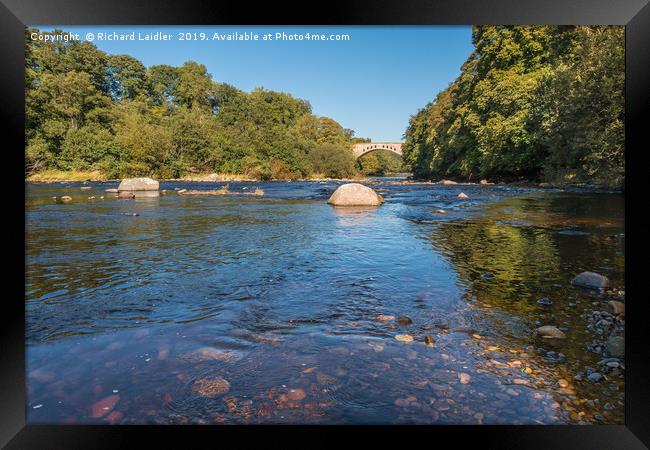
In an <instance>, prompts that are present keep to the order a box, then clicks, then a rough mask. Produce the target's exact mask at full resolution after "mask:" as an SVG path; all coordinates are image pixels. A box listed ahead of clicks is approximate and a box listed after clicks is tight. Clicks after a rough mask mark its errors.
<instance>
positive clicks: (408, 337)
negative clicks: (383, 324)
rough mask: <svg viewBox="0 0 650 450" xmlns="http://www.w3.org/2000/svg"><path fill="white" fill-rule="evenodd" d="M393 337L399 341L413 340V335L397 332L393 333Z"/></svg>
mask: <svg viewBox="0 0 650 450" xmlns="http://www.w3.org/2000/svg"><path fill="white" fill-rule="evenodd" d="M395 339H397V340H398V341H401V342H413V336H411V335H410V334H397V335H395Z"/></svg>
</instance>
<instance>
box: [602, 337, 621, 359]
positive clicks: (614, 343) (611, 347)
mask: <svg viewBox="0 0 650 450" xmlns="http://www.w3.org/2000/svg"><path fill="white" fill-rule="evenodd" d="M605 350H607V354H608V355H609V356H610V357H613V358H621V357H623V355H625V339H624V338H623V336H611V337H610V338H609V339H607V343H606V344H605Z"/></svg>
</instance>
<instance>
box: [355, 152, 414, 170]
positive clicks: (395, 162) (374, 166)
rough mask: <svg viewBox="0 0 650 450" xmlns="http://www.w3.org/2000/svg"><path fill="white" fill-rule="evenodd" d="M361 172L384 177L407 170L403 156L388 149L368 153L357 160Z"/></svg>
mask: <svg viewBox="0 0 650 450" xmlns="http://www.w3.org/2000/svg"><path fill="white" fill-rule="evenodd" d="M357 166H358V169H359V172H361V173H362V174H363V175H366V176H374V177H383V176H389V175H393V174H398V173H404V172H406V171H407V170H406V169H405V168H404V165H403V164H402V157H401V156H400V155H397V154H395V153H393V152H390V151H388V150H377V151H374V152H370V153H366V154H365V155H364V156H362V157H361V158H359V159H358V160H357Z"/></svg>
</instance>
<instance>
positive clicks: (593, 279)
mask: <svg viewBox="0 0 650 450" xmlns="http://www.w3.org/2000/svg"><path fill="white" fill-rule="evenodd" d="M571 284H572V285H574V286H579V287H584V288H588V289H604V288H606V287H607V286H609V280H608V279H607V277H604V276H602V275H599V274H597V273H594V272H582V273H581V274H579V275H578V276H576V277H575V278H574V279H573V280H571Z"/></svg>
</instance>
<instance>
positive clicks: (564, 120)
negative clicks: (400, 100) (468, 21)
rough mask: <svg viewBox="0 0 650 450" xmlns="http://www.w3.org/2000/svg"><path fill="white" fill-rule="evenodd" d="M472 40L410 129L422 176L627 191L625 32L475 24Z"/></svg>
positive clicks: (408, 150) (414, 165)
mask: <svg viewBox="0 0 650 450" xmlns="http://www.w3.org/2000/svg"><path fill="white" fill-rule="evenodd" d="M472 42H473V45H474V47H475V49H474V51H473V53H472V54H471V55H470V56H469V57H468V59H467V61H466V62H465V63H464V64H463V66H462V68H461V73H460V75H459V76H458V78H457V79H456V80H455V81H454V82H452V83H451V85H450V86H449V87H448V88H447V89H445V90H444V91H442V92H440V93H439V94H438V96H437V97H436V99H435V100H434V101H433V102H431V103H429V104H428V105H426V106H425V107H424V108H422V109H421V110H419V111H418V112H417V113H416V114H415V115H414V116H412V117H411V119H410V121H409V125H408V128H407V130H406V132H405V139H406V142H405V144H404V147H403V151H404V158H405V162H406V163H407V164H408V165H409V166H410V167H411V169H412V171H413V173H414V175H415V176H417V177H420V178H441V177H450V178H453V177H456V178H459V179H468V180H477V179H480V178H492V179H504V180H514V179H528V180H546V181H568V182H592V183H598V184H608V185H614V186H620V185H622V183H623V182H624V177H625V164H624V163H625V160H624V156H625V154H624V149H625V148H624V120H625V110H624V107H625V98H624V88H625V59H624V56H625V55H624V29H623V27H604V26H599V27H584V26H580V27H573V26H477V27H474V28H473V33H472Z"/></svg>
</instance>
